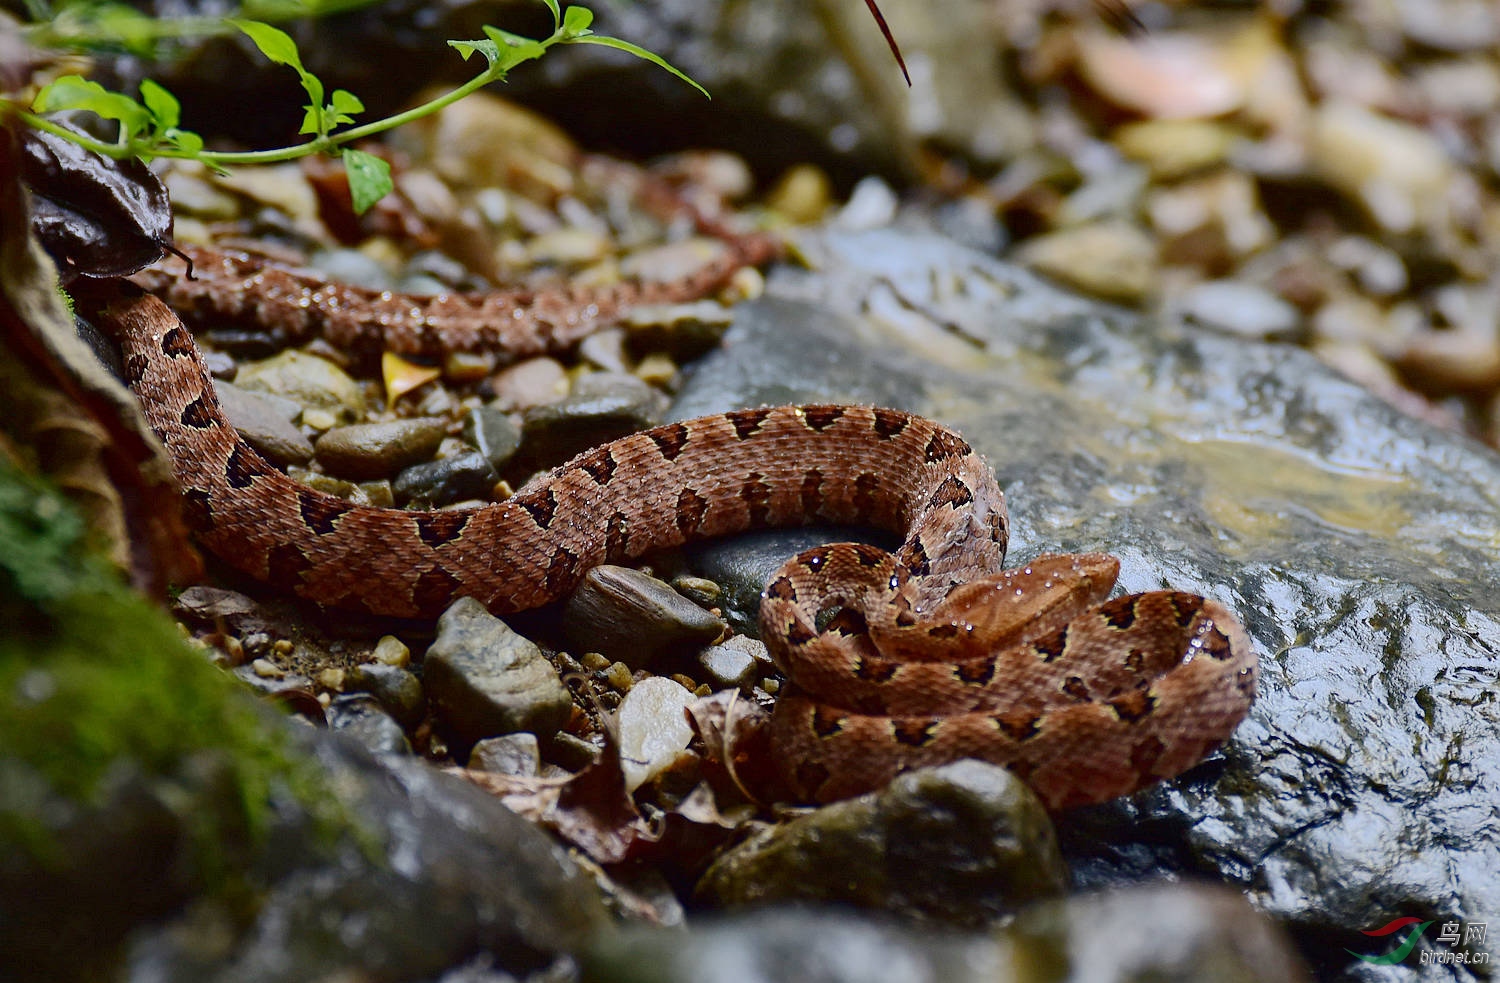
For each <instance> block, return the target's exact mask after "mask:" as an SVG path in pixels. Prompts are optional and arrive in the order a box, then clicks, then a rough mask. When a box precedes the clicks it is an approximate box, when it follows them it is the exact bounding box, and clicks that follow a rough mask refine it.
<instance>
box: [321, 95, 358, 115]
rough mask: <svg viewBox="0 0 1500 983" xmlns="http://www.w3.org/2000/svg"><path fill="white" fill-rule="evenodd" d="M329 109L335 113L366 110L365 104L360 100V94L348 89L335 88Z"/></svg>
mask: <svg viewBox="0 0 1500 983" xmlns="http://www.w3.org/2000/svg"><path fill="white" fill-rule="evenodd" d="M328 109H329V111H330V112H334V113H351V114H352V113H362V112H364V111H365V104H364V103H362V102H360V101H359V96H356V95H355V94H354V93H352V92H350V91H349V90H348V89H334V90H333V98H332V99H331V100H330V101H329V103H328Z"/></svg>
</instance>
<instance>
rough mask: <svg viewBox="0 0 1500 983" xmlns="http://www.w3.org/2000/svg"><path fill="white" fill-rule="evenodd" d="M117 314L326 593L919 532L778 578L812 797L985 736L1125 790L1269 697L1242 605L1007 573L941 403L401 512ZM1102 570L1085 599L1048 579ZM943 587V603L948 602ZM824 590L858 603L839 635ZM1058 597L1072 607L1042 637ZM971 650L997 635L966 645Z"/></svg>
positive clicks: (263, 522)
mask: <svg viewBox="0 0 1500 983" xmlns="http://www.w3.org/2000/svg"><path fill="white" fill-rule="evenodd" d="M105 321H106V322H107V323H108V325H109V326H110V328H111V329H112V330H113V331H114V333H115V334H116V336H117V337H118V338H119V339H120V341H121V344H122V349H123V351H124V358H125V364H126V365H127V366H130V368H129V373H128V374H129V377H130V378H131V379H133V380H135V381H134V383H133V388H135V389H136V391H137V392H138V393H140V394H142V395H143V396H147V395H148V394H149V398H146V399H145V400H144V409H145V412H146V414H147V417H148V422H149V424H150V425H151V426H152V428H153V429H155V430H156V431H157V432H159V433H161V434H162V436H163V439H164V442H165V443H166V445H167V446H168V448H169V449H170V450H171V453H172V455H173V461H174V465H175V467H176V469H177V473H178V479H179V482H180V483H181V485H182V486H183V492H184V496H185V499H186V501H187V503H188V515H189V517H190V518H191V519H192V520H193V521H194V523H195V526H196V531H197V534H198V536H199V539H200V541H201V542H203V543H204V545H205V546H206V547H208V548H209V549H211V550H213V551H214V552H216V553H217V554H219V555H220V557H221V558H222V559H224V561H225V562H226V563H228V564H230V565H232V566H236V567H239V568H240V569H241V570H243V571H245V572H246V573H248V574H250V575H252V576H255V577H260V578H263V579H267V580H269V581H271V582H272V583H274V584H276V585H277V586H278V587H280V588H283V589H289V590H291V591H293V592H295V593H297V594H299V595H301V596H302V597H305V598H307V599H309V600H312V601H315V602H318V603H320V604H325V605H329V606H333V607H340V608H345V609H349V610H355V611H370V612H375V613H379V614H385V615H396V616H401V617H422V618H431V617H435V616H436V615H437V614H438V613H440V612H441V611H442V610H443V609H444V608H446V606H447V605H448V604H449V603H451V601H452V600H453V599H454V598H455V597H457V596H463V595H468V596H472V597H475V598H477V599H478V600H480V601H481V602H482V603H484V604H485V605H486V606H487V607H489V608H490V609H491V610H493V611H495V612H497V613H502V614H503V613H506V612H510V611H517V610H523V609H526V608H530V607H535V606H537V605H540V604H544V603H547V602H550V601H554V600H558V599H560V598H562V597H565V596H567V594H568V593H569V592H570V591H571V590H572V589H573V588H574V587H576V586H577V584H578V582H579V581H580V580H581V578H582V576H583V574H584V573H585V572H586V571H587V570H588V569H590V568H591V567H593V566H595V565H597V564H598V563H601V562H604V561H605V560H606V559H623V560H629V559H634V558H636V557H639V556H641V555H643V554H645V553H647V552H650V551H653V550H658V549H664V548H672V547H675V546H679V545H681V544H682V543H684V542H686V541H687V540H689V539H691V538H696V537H700V536H704V535H718V534H723V533H728V532H734V531H737V530H740V529H745V528H750V527H753V526H756V525H789V524H798V523H802V522H806V521H811V520H813V519H815V518H822V517H836V518H839V519H847V518H851V517H858V518H861V519H863V520H865V521H869V522H871V523H873V524H876V525H880V526H883V527H885V528H887V529H891V530H894V531H896V532H898V533H900V534H901V535H902V536H903V538H904V541H903V543H902V545H901V547H900V548H899V549H898V550H897V551H896V552H895V554H894V555H890V554H886V553H884V552H883V551H879V550H876V549H874V548H873V547H869V546H862V545H853V544H839V545H833V546H825V547H820V548H818V549H816V550H810V551H808V552H805V553H803V554H801V555H800V556H798V557H796V558H794V559H792V560H790V561H788V562H787V563H786V564H785V565H783V567H782V568H781V569H780V570H779V571H778V572H777V575H776V576H775V577H774V578H773V579H772V582H771V587H770V588H769V589H768V590H767V593H766V596H765V598H764V601H763V603H762V608H761V632H762V637H763V638H764V639H765V641H766V643H767V645H768V647H770V648H771V650H772V654H773V657H774V658H775V659H776V660H777V661H778V663H779V664H780V665H781V666H782V667H783V668H784V669H785V670H786V671H787V672H788V675H789V677H790V683H789V685H788V686H787V687H786V688H785V689H784V695H783V696H782V698H781V699H780V701H779V702H778V706H777V709H776V712H775V714H774V715H773V718H772V723H771V744H772V747H773V748H774V749H775V752H776V754H777V760H778V762H780V763H781V764H782V766H783V772H784V776H785V779H786V781H787V782H788V785H789V786H790V789H789V790H790V794H791V795H792V796H793V797H796V798H800V799H805V800H813V801H828V800H832V799H837V798H840V797H844V796H847V795H852V794H857V793H859V792H863V791H868V790H870V789H873V788H877V787H879V786H880V785H882V784H884V783H885V782H887V781H889V780H890V778H891V777H892V776H893V775H895V774H897V773H899V772H901V771H903V770H906V769H909V768H915V767H920V766H923V765H928V764H935V763H939V762H942V761H950V760H953V759H955V758H957V757H965V756H968V757H979V758H984V759H987V760H990V761H994V762H996V763H998V764H1002V765H1005V766H1006V767H1009V768H1011V769H1013V770H1014V771H1016V773H1018V774H1021V775H1024V776H1027V778H1028V780H1029V781H1030V782H1031V783H1032V784H1033V787H1034V788H1036V789H1037V791H1038V793H1039V794H1041V795H1042V796H1043V798H1044V800H1045V801H1046V802H1047V804H1048V805H1049V807H1052V808H1066V807H1068V806H1071V805H1077V804H1081V803H1084V802H1091V801H1100V800H1102V799H1105V798H1109V797H1112V796H1115V795H1122V794H1126V793H1128V792H1130V791H1133V790H1134V789H1136V788H1139V787H1141V786H1143V785H1147V784H1150V783H1151V782H1153V781H1157V780H1159V779H1161V778H1164V777H1169V776H1171V775H1175V774H1178V773H1180V772H1181V771H1183V770H1184V769H1185V768H1187V767H1190V766H1191V765H1192V764H1193V763H1195V762H1196V761H1198V760H1200V759H1201V757H1202V756H1203V755H1204V754H1205V753H1207V752H1208V751H1209V750H1211V749H1212V748H1213V747H1214V746H1216V745H1217V744H1219V743H1221V742H1222V741H1223V740H1224V739H1225V737H1227V736H1228V734H1229V733H1230V731H1231V730H1232V729H1233V727H1234V726H1235V724H1236V723H1238V721H1239V720H1240V719H1241V718H1242V717H1243V716H1244V714H1245V712H1246V710H1247V709H1248V707H1249V705H1250V702H1251V700H1252V699H1253V694H1254V686H1255V674H1256V663H1255V655H1254V651H1253V649H1252V648H1251V646H1250V643H1249V640H1248V639H1247V638H1246V637H1245V635H1244V632H1243V630H1242V629H1240V627H1239V625H1238V623H1237V622H1236V621H1235V619H1234V617H1233V616H1232V614H1230V612H1228V611H1227V610H1226V609H1225V608H1224V607H1223V606H1222V605H1219V604H1217V603H1216V602H1213V601H1206V600H1204V599H1202V598H1199V597H1197V596H1196V595H1188V594H1181V593H1176V592H1157V593H1153V594H1142V595H1134V596H1131V597H1127V598H1119V599H1115V600H1113V601H1107V602H1106V601H1105V599H1104V595H1105V594H1106V593H1107V592H1108V590H1109V588H1110V587H1111V586H1112V583H1113V575H1112V574H1111V575H1110V576H1108V577H1098V576H1095V575H1094V574H1090V575H1089V577H1092V578H1093V579H1087V578H1085V580H1083V581H1080V580H1079V579H1078V578H1079V577H1080V576H1082V574H1081V573H1076V574H1075V573H1069V572H1068V571H1069V569H1070V568H1069V567H1068V566H1067V564H1066V563H1061V562H1060V561H1059V560H1058V558H1050V559H1049V560H1048V561H1047V562H1048V563H1050V564H1052V565H1053V566H1054V567H1056V568H1057V570H1059V571H1061V572H1060V573H1059V574H1058V575H1057V576H1055V577H1049V578H1045V583H1044V582H1043V578H1037V577H1033V578H1030V579H1026V578H1025V577H1022V576H1021V575H1020V574H1017V573H1016V572H1014V571H1012V572H1002V570H1001V567H1002V561H1003V558H1004V551H1005V546H1006V542H1005V539H1006V530H1007V523H1006V519H1005V511H1004V501H1003V497H1002V496H1001V494H1000V490H999V487H998V485H997V484H996V482H995V480H994V476H993V474H992V473H991V472H990V471H989V469H988V467H987V466H986V465H985V464H984V462H983V461H982V460H980V459H979V458H978V457H977V455H975V454H974V453H973V452H972V450H971V449H970V448H969V445H968V444H967V443H966V442H964V441H963V440H962V438H960V437H958V436H957V435H956V434H954V433H953V432H952V431H949V430H946V429H945V428H943V427H941V426H939V425H938V424H935V423H933V422H932V421H929V420H924V419H922V418H920V417H913V416H910V415H907V414H904V413H900V412H899V411H895V410H889V409H872V408H868V407H857V406H837V407H833V406H809V407H773V408H768V409H759V410H754V411H749V412H740V413H737V414H728V415H720V416H714V417H705V418H703V419H699V420H693V421H688V422H684V423H674V424H669V425H667V426H664V427H658V428H656V429H654V430H651V431H647V432H645V433H643V434H636V435H632V436H630V437H625V438H622V439H620V440H617V441H614V442H613V443H611V444H609V445H608V446H607V447H605V448H600V449H595V450H593V451H590V452H588V453H586V454H584V455H582V456H580V457H579V458H576V459H575V460H574V461H572V462H570V463H568V464H564V465H563V466H561V467H559V468H557V469H555V470H554V471H552V472H551V473H550V474H548V475H546V476H543V477H542V478H539V479H537V480H535V481H533V482H532V483H530V484H528V486H527V487H526V488H524V489H522V490H521V492H520V493H518V494H517V495H516V496H515V497H514V498H513V499H511V500H510V501H506V502H500V503H497V504H494V505H489V506H486V507H484V508H479V509H473V510H468V511H464V512H456V511H453V512H420V511H401V510H394V509H378V508H371V507H368V506H360V505H353V504H351V503H347V502H343V501H342V500H338V499H332V498H328V497H327V496H323V495H321V494H319V493H316V492H312V491H309V490H308V489H306V488H304V487H302V486H300V485H297V484H296V483H295V482H293V481H292V480H291V479H290V478H288V477H287V476H286V475H284V474H282V473H281V472H280V471H277V470H276V469H275V468H273V467H271V466H270V465H269V464H267V463H266V462H265V461H264V460H263V459H261V458H260V456H259V455H258V454H256V453H255V452H254V451H253V450H251V449H250V448H249V447H248V446H246V445H245V444H244V443H243V442H242V441H240V440H239V438H238V437H237V435H236V434H235V433H234V432H233V430H232V429H230V428H229V427H228V426H227V425H225V424H223V422H222V420H221V419H219V418H218V416H217V414H218V406H217V402H216V401H215V400H214V399H213V398H212V395H211V393H212V388H211V382H210V380H209V379H208V376H207V374H206V371H205V370H204V368H203V365H202V362H201V360H200V359H199V358H198V357H197V356H196V352H195V349H193V348H192V343H191V340H190V339H189V338H188V337H187V336H186V334H185V333H183V332H182V329H181V326H180V324H179V323H178V322H177V320H176V318H175V317H173V316H172V315H171V313H170V312H169V311H167V310H166V309H165V308H164V307H162V306H161V305H160V304H159V303H158V302H156V301H155V300H153V299H150V298H142V299H139V300H133V301H120V302H118V303H116V304H115V305H114V306H111V307H110V308H109V310H108V311H107V314H106V317H105ZM203 423H207V424H208V425H207V426H201V425H200V424H203ZM600 516H609V519H608V521H606V522H600V521H599V517H600ZM1034 562H1035V561H1034ZM1076 562H1077V561H1075V563H1076ZM1098 566H1099V563H1098V562H1094V567H1098ZM1028 569H1029V568H1028ZM1049 569H1051V568H1050V567H1049ZM1083 569H1084V568H1083V567H1082V566H1079V567H1078V570H1080V571H1081V570H1083ZM1091 569H1092V568H1091ZM1007 577H1009V578H1011V579H1009V580H1008V579H1006V578H1007ZM1017 578H1019V579H1017ZM992 581H993V583H994V584H995V587H994V588H993V589H989V588H987V587H986V585H987V584H989V583H991V582H992ZM1080 583H1081V584H1083V586H1084V587H1086V588H1087V590H1086V591H1084V592H1083V594H1082V595H1081V596H1080V597H1076V598H1075V597H1073V595H1072V594H1067V595H1065V597H1064V600H1065V601H1066V603H1064V604H1063V605H1062V606H1061V607H1057V606H1056V605H1053V604H1052V602H1051V601H1050V600H1049V598H1050V597H1051V594H1049V593H1048V592H1049V591H1058V590H1070V591H1071V590H1074V589H1075V587H1076V586H1077V585H1078V584H1080ZM953 585H957V586H953ZM1018 585H1019V586H1018ZM960 594H961V600H962V603H960V601H959V600H958V598H960ZM950 599H953V600H951V603H950ZM981 602H982V603H981ZM971 605H972V606H971ZM995 605H999V607H996V606H995ZM1010 606H1013V607H1014V610H1015V611H1016V612H1017V614H1016V615H1015V619H1012V618H1011V616H1010V615H1008V614H1007V612H1008V611H1009V610H1010ZM935 607H942V609H943V615H942V618H941V620H939V621H937V622H935V623H933V622H928V621H925V620H924V618H926V617H927V615H926V614H925V613H924V612H931V611H932V610H933V609H934V608H935ZM824 608H833V609H835V610H836V613H835V615H834V617H833V618H832V619H831V620H830V622H829V623H828V624H827V625H825V626H824V628H823V630H822V631H819V630H817V629H816V628H815V627H813V626H814V625H815V623H816V620H817V613H818V611H819V610H820V609H824ZM1054 608H1056V610H1057V611H1061V612H1062V614H1061V615H1052V614H1048V613H1047V612H1049V611H1052V610H1053V609H1054ZM838 609H842V611H847V612H851V613H849V614H843V613H841V611H839V610H838ZM856 615H857V617H856ZM1037 617H1041V618H1043V619H1044V620H1043V621H1042V622H1039V624H1043V625H1044V626H1045V625H1047V624H1052V623H1053V622H1052V621H1046V620H1045V619H1047V618H1053V619H1054V620H1055V619H1056V618H1059V617H1060V618H1065V619H1069V620H1066V623H1065V624H1062V625H1061V627H1058V628H1056V629H1055V630H1052V629H1048V630H1046V631H1041V632H1040V634H1038V632H1037V631H1035V630H1033V629H1032V628H1031V627H1029V626H1030V625H1031V622H1032V619H1034V618H1037ZM1016 619H1019V620H1016ZM956 627H958V628H960V629H961V630H954V629H955V628H956ZM987 640H993V643H992V644H991V643H990V642H989V641H987ZM954 646H961V647H962V651H964V652H969V653H973V652H978V653H983V654H982V655H980V656H977V657H975V656H966V657H965V658H964V659H962V660H959V661H956V662H955V661H954V660H953V658H952V655H951V652H952V651H953V647H954ZM883 647H884V648H883ZM886 649H888V650H889V651H892V652H899V653H900V657H899V658H896V657H892V656H887V655H884V654H882V651H884V650H886ZM1200 656H1201V657H1200ZM1100 694H1110V695H1111V698H1110V699H1108V700H1101V699H1100V698H1099V697H1100Z"/></svg>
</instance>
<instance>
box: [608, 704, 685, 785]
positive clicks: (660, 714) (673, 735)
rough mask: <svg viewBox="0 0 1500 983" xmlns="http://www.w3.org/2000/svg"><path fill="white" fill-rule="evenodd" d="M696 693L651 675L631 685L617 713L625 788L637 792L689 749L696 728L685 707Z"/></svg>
mask: <svg viewBox="0 0 1500 983" xmlns="http://www.w3.org/2000/svg"><path fill="white" fill-rule="evenodd" d="M695 699H696V697H695V696H694V695H693V694H692V692H690V691H689V690H688V689H686V688H685V687H683V686H681V685H679V684H677V683H675V682H673V681H672V680H670V679H665V678H663V677H661V676H651V677H648V678H646V679H643V680H641V681H640V682H638V683H636V684H635V685H634V686H632V687H631V688H630V692H629V693H626V694H625V698H624V699H623V700H621V701H620V709H619V711H618V713H617V715H616V721H617V725H618V728H619V738H620V764H621V766H622V767H623V769H624V771H625V789H626V791H627V792H634V791H635V790H636V789H638V788H640V787H641V786H642V785H644V784H645V783H646V782H648V781H650V780H651V779H652V778H653V777H655V776H656V775H658V774H660V773H661V772H662V771H664V770H666V769H667V768H668V767H669V766H670V765H671V764H672V763H673V762H674V761H676V760H677V756H678V755H679V754H681V753H682V752H683V751H685V750H687V746H688V744H689V743H690V742H691V741H692V739H693V728H692V725H691V724H689V723H688V721H687V716H686V714H684V713H683V711H684V710H686V709H687V708H688V706H690V705H691V704H692V703H693V701H694V700H695Z"/></svg>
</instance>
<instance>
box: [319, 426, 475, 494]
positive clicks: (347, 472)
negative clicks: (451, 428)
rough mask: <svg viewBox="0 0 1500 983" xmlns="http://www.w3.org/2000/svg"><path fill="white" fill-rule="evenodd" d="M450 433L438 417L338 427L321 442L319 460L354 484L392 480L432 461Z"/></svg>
mask: <svg viewBox="0 0 1500 983" xmlns="http://www.w3.org/2000/svg"><path fill="white" fill-rule="evenodd" d="M446 433H447V424H446V422H444V421H443V420H441V419H438V418H436V417H412V418H410V419H405V420H384V421H381V422H378V423H353V424H350V425H349V426H347V427H334V428H333V429H332V430H329V431H328V432H326V433H324V434H323V436H321V437H319V438H318V443H317V445H316V446H317V451H318V460H319V461H320V462H321V463H322V465H323V467H325V468H327V469H328V470H329V472H331V473H333V474H336V475H338V476H339V477H341V478H348V479H349V480H350V481H364V480H366V479H369V478H389V477H390V476H391V475H392V474H395V473H396V472H397V471H400V470H401V469H402V468H406V467H410V466H412V465H414V464H418V463H420V462H423V461H426V460H427V459H429V458H430V457H432V455H433V454H435V453H436V452H437V449H438V445H439V444H441V443H442V442H443V437H444V435H445V434H446Z"/></svg>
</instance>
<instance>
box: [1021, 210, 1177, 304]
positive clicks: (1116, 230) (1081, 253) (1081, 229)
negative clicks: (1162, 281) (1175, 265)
mask: <svg viewBox="0 0 1500 983" xmlns="http://www.w3.org/2000/svg"><path fill="white" fill-rule="evenodd" d="M1018 256H1019V258H1020V259H1021V261H1022V262H1024V263H1026V264H1027V265H1028V266H1030V267H1032V268H1033V269H1035V270H1037V271H1038V272H1039V273H1043V274H1046V275H1047V276H1049V277H1052V278H1053V279H1054V280H1058V281H1060V282H1062V283H1065V284H1068V285H1069V286H1072V287H1076V288H1077V289H1079V290H1082V291H1084V292H1085V293H1090V294H1093V295H1095V296H1096V297H1102V298H1105V299H1106V300H1115V301H1120V302H1123V303H1129V304H1139V303H1142V302H1143V301H1145V299H1146V298H1147V297H1148V296H1150V295H1151V294H1152V293H1154V292H1155V291H1156V287H1157V259H1156V243H1155V242H1154V241H1153V240H1152V239H1151V237H1150V236H1148V235H1146V233H1145V232H1143V231H1141V230H1140V229H1139V228H1137V227H1136V226H1134V225H1132V224H1130V223H1128V222H1119V221H1109V222H1101V223H1098V224H1095V225H1081V226H1078V227H1076V228H1068V229H1062V230H1060V231H1058V232H1050V233H1048V234H1046V235H1042V236H1038V237H1036V238H1035V239H1031V240H1029V241H1027V242H1026V243H1024V244H1022V245H1021V247H1020V249H1019V250H1018Z"/></svg>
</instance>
